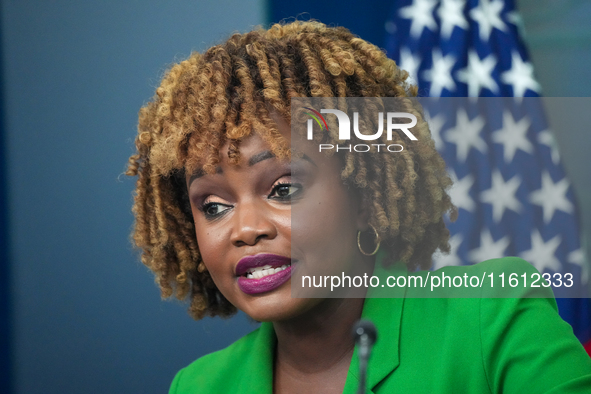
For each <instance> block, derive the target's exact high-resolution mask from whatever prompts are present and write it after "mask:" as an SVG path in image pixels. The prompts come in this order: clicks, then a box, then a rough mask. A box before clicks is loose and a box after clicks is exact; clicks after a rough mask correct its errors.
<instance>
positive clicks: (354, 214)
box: [187, 119, 367, 321]
mask: <svg viewBox="0 0 591 394" xmlns="http://www.w3.org/2000/svg"><path fill="white" fill-rule="evenodd" d="M276 121H277V123H278V127H279V130H280V132H281V133H282V134H283V136H284V137H285V138H287V139H288V141H289V140H290V127H289V125H288V124H287V123H286V122H285V121H284V120H283V119H276ZM316 150H317V147H316V149H314V148H313V147H309V148H305V147H304V148H302V153H303V155H302V156H301V158H295V156H294V158H293V160H292V161H281V160H279V159H277V158H276V157H275V156H273V154H272V153H271V151H270V148H269V146H268V145H267V144H266V143H265V142H264V141H263V140H262V139H261V138H260V137H259V136H258V135H252V136H250V137H248V138H246V139H244V140H243V141H242V142H241V144H240V163H239V165H237V166H236V165H232V164H230V163H229V162H228V157H227V154H226V152H227V146H225V147H223V148H222V150H221V153H220V160H221V161H220V165H219V168H218V169H217V171H216V173H215V174H213V175H199V173H198V174H197V175H188V176H187V186H188V190H189V199H190V203H191V209H192V212H193V218H194V222H195V229H196V236H197V243H198V245H199V251H200V252H201V256H202V258H203V261H204V263H205V266H206V267H207V270H208V271H209V273H210V274H211V277H212V279H213V281H214V282H215V284H216V286H217V287H218V289H219V290H220V291H221V292H222V294H223V295H224V296H225V297H226V298H227V299H228V300H229V301H230V302H231V303H232V304H233V305H235V306H236V307H237V308H238V309H240V310H242V311H244V312H245V313H246V314H248V315H249V316H251V317H252V318H253V319H255V320H259V321H282V320H287V319H291V318H295V317H297V316H298V315H299V314H302V313H305V312H308V311H310V310H311V309H312V308H314V307H315V306H316V305H318V304H319V303H320V302H321V300H320V299H312V298H292V297H291V288H290V283H291V279H292V273H293V272H294V271H297V272H309V273H310V272H319V271H320V272H325V273H333V274H334V273H336V272H337V271H338V272H339V274H340V272H342V271H346V272H352V271H358V269H357V268H355V267H356V266H355V263H356V262H361V261H367V260H363V258H364V256H362V255H361V254H360V253H359V251H358V249H357V241H356V240H357V238H356V237H357V231H358V230H363V229H365V228H367V212H366V211H365V210H364V209H363V208H362V207H361V204H360V199H359V198H358V197H357V195H356V193H352V192H351V191H350V190H348V188H347V186H345V185H343V183H342V181H341V177H340V174H341V169H342V168H341V167H342V164H341V162H340V161H339V159H338V158H336V157H334V156H333V157H328V156H326V155H324V154H322V153H318V152H317V151H316ZM292 212H294V216H293V218H292ZM292 219H293V220H292ZM292 241H293V242H292ZM318 267H321V269H320V270H318V269H317V268H318Z"/></svg>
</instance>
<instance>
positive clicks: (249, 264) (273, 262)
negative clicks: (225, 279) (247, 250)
mask: <svg viewBox="0 0 591 394" xmlns="http://www.w3.org/2000/svg"><path fill="white" fill-rule="evenodd" d="M291 263H292V261H291V258H289V257H285V256H280V255H275V254H257V255H254V256H246V257H244V258H242V259H240V261H239V262H238V264H237V265H236V275H237V276H238V287H239V288H240V290H242V291H243V292H244V293H246V294H258V293H265V292H268V291H271V290H274V289H276V288H277V287H279V286H281V285H282V284H284V283H285V282H287V281H288V280H289V278H290V277H291ZM264 266H269V267H271V268H273V269H274V268H279V267H282V266H287V267H286V268H285V269H283V270H281V271H279V272H275V273H272V274H270V275H267V276H264V277H262V278H247V277H246V275H247V274H248V273H249V272H251V271H252V270H253V269H255V268H259V267H264Z"/></svg>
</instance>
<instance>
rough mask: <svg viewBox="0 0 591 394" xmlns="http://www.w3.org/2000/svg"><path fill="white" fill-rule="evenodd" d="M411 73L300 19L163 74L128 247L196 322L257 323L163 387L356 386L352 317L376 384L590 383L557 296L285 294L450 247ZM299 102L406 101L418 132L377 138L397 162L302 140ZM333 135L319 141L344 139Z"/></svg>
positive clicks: (396, 269) (278, 389) (470, 387)
mask: <svg viewBox="0 0 591 394" xmlns="http://www.w3.org/2000/svg"><path fill="white" fill-rule="evenodd" d="M407 76H408V74H407V73H406V72H405V71H402V70H399V69H398V68H397V67H396V65H395V63H394V62H393V61H391V60H389V59H387V58H386V57H385V55H384V54H383V53H382V52H381V51H380V50H379V49H378V48H377V47H375V46H373V45H371V44H369V43H367V42H365V41H363V40H361V39H359V38H357V37H355V36H353V35H352V34H351V33H350V32H349V31H348V30H346V29H344V28H328V27H326V26H325V25H323V24H321V23H317V22H299V21H296V22H294V23H290V24H285V25H274V26H273V27H271V28H270V29H269V30H267V31H265V30H260V29H259V30H255V31H252V32H250V33H247V34H243V35H241V34H235V35H233V36H232V37H231V38H230V39H229V40H228V41H227V42H225V43H224V44H222V45H218V46H214V47H212V48H210V49H209V50H207V51H206V52H205V53H204V54H198V53H195V54H193V55H191V57H189V59H187V60H185V61H183V62H181V63H179V64H177V65H174V66H173V67H172V68H171V69H170V70H169V71H168V73H167V74H166V76H165V77H164V79H163V80H162V83H161V85H160V87H158V88H157V90H156V96H155V97H154V99H153V100H152V101H151V102H150V103H148V104H147V105H146V106H145V107H143V108H142V110H141V111H140V120H139V130H138V137H137V139H136V146H137V150H138V152H137V154H135V155H134V156H132V157H131V158H130V164H129V170H128V174H129V175H138V181H137V189H136V195H135V204H134V208H133V209H134V213H135V215H136V224H135V229H134V234H133V239H134V241H135V244H136V245H137V246H138V247H139V248H141V249H142V262H143V263H144V264H146V265H147V266H148V267H149V268H150V269H152V270H153V271H154V273H155V274H156V280H157V282H158V284H159V285H160V288H161V291H162V296H163V297H169V296H172V295H175V296H176V297H177V298H179V299H185V298H189V300H190V308H189V312H190V314H191V315H192V316H193V317H194V318H195V319H200V318H202V317H204V316H205V315H209V316H216V315H217V316H222V317H224V316H230V315H231V314H233V313H234V312H235V311H236V310H237V309H239V310H242V311H244V312H245V313H246V314H248V315H249V316H250V317H252V318H253V319H255V320H258V321H261V322H263V323H262V325H261V327H260V328H259V329H257V330H255V331H254V332H253V333H251V334H249V335H247V336H246V337H244V338H242V339H241V340H239V341H237V342H236V343H234V344H233V345H231V346H230V347H228V348H227V349H224V350H222V351H220V352H216V353H213V354H211V355H208V356H205V357H203V358H201V359H199V360H197V361H195V362H194V363H193V364H191V365H190V366H188V367H187V368H185V369H183V370H182V371H181V372H179V373H178V374H177V376H176V377H175V379H174V381H173V383H172V386H171V393H193V392H195V393H197V392H199V393H204V392H212V393H213V392H215V393H220V392H253V393H255V392H256V393H265V392H267V393H270V392H275V393H290V392H294V393H295V392H298V393H299V392H322V393H333V392H334V393H340V392H343V390H344V391H345V392H353V391H354V390H355V389H356V387H357V383H358V382H357V380H358V377H357V368H358V365H357V357H356V352H357V350H356V347H355V346H354V342H353V339H352V337H351V327H352V325H353V324H354V322H355V321H357V320H358V319H359V318H360V317H365V318H369V319H371V320H372V321H373V322H374V323H375V324H376V326H377V329H378V332H379V337H378V340H377V342H376V344H375V347H374V350H373V355H372V360H371V362H370V370H369V379H368V388H369V389H370V390H372V392H374V393H379V392H393V391H396V392H412V393H422V392H425V393H427V392H428V393H438V392H441V393H448V392H449V393H452V392H453V393H457V392H474V393H481V392H531V393H538V392H540V393H541V392H547V391H548V392H550V391H551V390H554V391H552V392H557V393H558V392H589V390H590V389H589V388H590V387H591V362H590V361H589V359H588V357H587V356H586V354H585V353H584V351H583V349H582V347H581V346H580V344H579V343H578V342H577V340H576V338H575V337H574V336H573V334H572V330H571V329H570V327H569V326H568V325H567V324H566V323H564V322H563V321H562V320H560V318H559V317H558V315H557V313H556V306H555V303H554V301H553V300H551V299H550V300H549V299H546V298H515V299H482V298H470V299H454V298H443V299H423V298H403V297H404V295H405V292H407V294H406V295H407V296H409V295H410V296H411V297H412V294H413V293H412V291H413V290H412V289H404V286H402V287H400V286H399V287H397V288H394V290H392V294H391V296H392V298H371V296H369V297H368V298H366V299H364V298H350V297H347V295H351V294H344V295H343V297H341V298H329V297H326V294H321V295H318V294H317V295H316V297H315V298H295V297H292V294H291V287H292V286H290V284H291V282H292V281H294V282H295V279H294V278H295V275H296V274H297V273H298V272H300V273H301V272H308V271H307V270H314V269H317V268H318V267H321V268H322V269H325V268H326V271H324V272H329V271H331V270H332V272H334V271H335V270H336V271H342V272H343V274H345V273H346V274H347V275H351V276H356V275H363V274H367V273H370V274H371V273H372V272H373V273H375V274H376V275H378V276H379V275H383V274H384V272H386V273H389V274H391V273H398V274H400V273H401V272H402V271H406V269H408V270H410V271H412V270H415V269H417V268H428V267H429V266H430V265H431V256H432V254H433V253H434V252H435V250H437V249H440V250H442V251H444V252H446V251H449V245H448V238H449V233H448V231H447V229H446V228H445V225H444V222H443V215H444V214H446V213H448V212H450V213H451V216H452V218H453V217H454V216H455V214H456V213H455V208H454V207H453V205H452V204H451V201H450V198H449V196H448V194H447V193H446V191H445V190H446V188H448V187H449V186H450V184H451V181H450V180H449V178H448V176H447V175H446V173H445V166H444V163H443V161H442V159H441V157H440V156H439V155H438V154H437V152H436V150H435V147H434V143H433V141H432V140H431V138H430V135H429V130H428V127H427V125H426V123H425V121H424V120H423V118H422V115H421V112H420V110H418V109H417V108H415V106H414V104H413V102H412V101H411V100H409V99H407V98H406V97H409V96H414V95H416V88H415V87H413V86H409V85H408V84H406V82H405V80H406V78H407ZM300 97H312V98H313V97H368V98H369V97H378V98H379V97H399V98H400V102H399V105H401V106H402V107H403V110H404V112H405V113H408V114H412V115H414V116H415V117H416V118H417V119H418V124H417V126H415V127H414V128H413V129H412V131H413V133H414V134H415V135H416V136H417V141H413V143H412V144H410V143H407V140H406V139H405V138H406V136H405V135H404V133H403V132H402V131H401V130H398V131H395V132H394V133H393V135H392V141H386V136H383V137H382V142H384V143H386V142H388V143H392V142H394V143H400V145H402V146H404V149H403V151H402V152H398V153H393V154H383V152H381V153H380V152H376V151H375V149H374V150H372V152H369V153H367V154H356V153H355V152H349V151H346V150H345V151H341V152H338V153H336V154H328V155H327V154H325V153H323V152H318V151H317V149H313V148H310V146H311V145H309V144H307V145H304V146H302V147H301V148H299V145H296V144H295V142H296V141H292V138H294V139H295V138H296V137H297V135H298V134H297V133H294V137H292V133H290V123H293V122H294V119H292V115H291V106H290V104H291V99H295V98H300ZM298 119H299V118H298ZM327 128H328V130H330V131H326V130H325V133H324V134H323V135H321V136H320V137H318V139H317V140H315V141H317V142H324V143H327V144H330V143H331V142H332V143H333V144H337V143H338V135H336V134H335V131H334V128H333V127H327ZM355 138H357V137H354V138H353V140H352V141H351V143H354V142H355V141H357V142H361V141H360V140H359V139H358V138H357V140H355ZM291 143H294V145H293V146H298V148H297V149H298V151H297V152H294V151H293V150H292V149H290V148H291V145H290V144H291ZM296 211H297V215H295V214H293V215H292V213H294V212H296ZM292 219H293V220H292ZM296 240H297V242H295V241H296ZM396 262H397V264H395V263H396ZM521 264H525V263H523V262H521V261H520V260H518V259H498V260H495V261H492V262H488V263H486V264H485V265H484V266H483V265H477V266H474V267H469V268H468V267H454V268H453V269H454V270H455V273H456V274H459V275H460V276H461V275H462V274H463V273H466V272H470V273H471V275H472V274H474V273H476V274H477V275H479V274H480V273H484V272H485V271H487V270H488V271H489V272H490V270H502V269H505V268H508V267H515V266H519V267H521V268H522V269H525V270H527V269H530V268H524V267H523V266H522V265H521ZM423 272H424V271H423ZM421 275H422V274H421ZM300 276H301V275H300ZM367 288H368V286H363V287H362V290H361V292H362V293H361V294H360V293H355V294H354V295H355V296H356V297H363V296H364V295H365V291H367ZM370 291H371V289H370Z"/></svg>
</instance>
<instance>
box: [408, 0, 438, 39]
mask: <svg viewBox="0 0 591 394" xmlns="http://www.w3.org/2000/svg"><path fill="white" fill-rule="evenodd" d="M436 5H437V1H436V0H415V1H414V2H413V3H412V4H411V5H409V6H407V7H404V8H401V9H400V14H399V15H400V17H401V18H404V19H412V22H411V26H410V35H411V36H413V37H415V38H419V37H420V36H421V33H423V30H424V29H425V27H426V28H428V29H429V30H431V31H435V30H436V29H437V23H436V22H435V18H434V17H433V8H435V6H436Z"/></svg>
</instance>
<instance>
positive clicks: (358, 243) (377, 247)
mask: <svg viewBox="0 0 591 394" xmlns="http://www.w3.org/2000/svg"><path fill="white" fill-rule="evenodd" d="M369 227H371V229H372V230H373V233H374V234H375V239H376V241H375V242H376V248H375V249H374V250H373V252H371V253H367V252H366V251H364V250H363V248H362V247H361V230H359V231H357V247H358V248H359V251H360V252H361V253H362V254H364V255H366V256H373V255H374V254H376V253H377V252H378V249H379V248H380V242H382V241H381V240H380V234H378V230H376V228H375V227H374V226H373V225H372V224H371V223H369Z"/></svg>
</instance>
